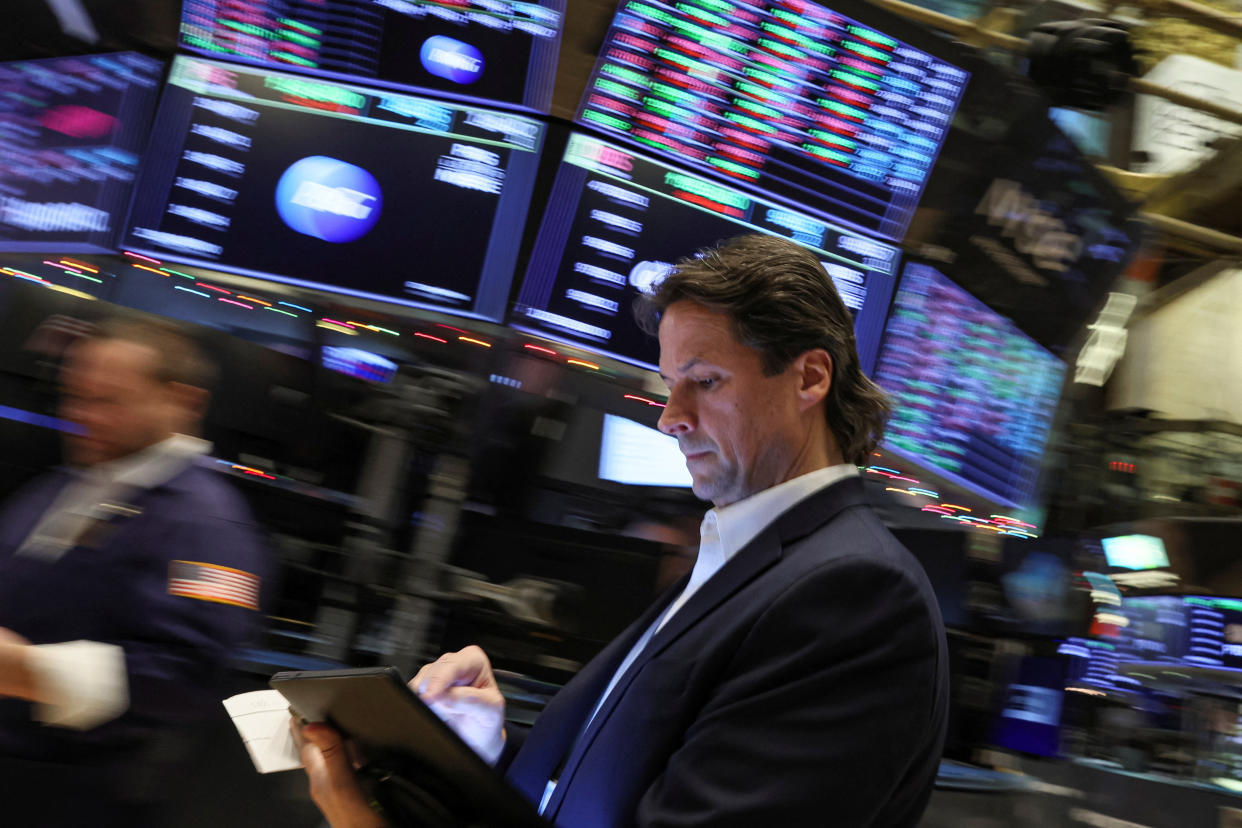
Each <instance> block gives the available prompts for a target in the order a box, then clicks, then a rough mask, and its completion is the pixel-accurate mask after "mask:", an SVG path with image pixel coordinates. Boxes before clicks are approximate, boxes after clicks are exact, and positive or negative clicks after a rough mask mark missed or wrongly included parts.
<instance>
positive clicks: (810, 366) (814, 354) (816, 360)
mask: <svg viewBox="0 0 1242 828" xmlns="http://www.w3.org/2000/svg"><path fill="white" fill-rule="evenodd" d="M794 370H795V371H796V372H797V375H798V400H799V402H800V403H801V405H800V407H801V409H802V410H803V411H805V410H807V409H808V408H812V407H813V406H815V405H818V404H819V403H821V402H823V401H824V400H826V399H828V392H829V391H830V390H831V389H832V357H831V356H829V355H828V352H827V351H825V350H824V349H823V348H813V349H811V350H809V351H807V352H805V353H803V354H801V355H799V356H798V358H797V359H795V360H794Z"/></svg>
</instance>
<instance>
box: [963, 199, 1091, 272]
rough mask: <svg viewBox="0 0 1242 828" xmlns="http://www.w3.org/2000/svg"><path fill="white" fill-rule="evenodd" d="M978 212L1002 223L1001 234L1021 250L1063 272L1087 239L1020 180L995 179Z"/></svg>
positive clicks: (1040, 264)
mask: <svg viewBox="0 0 1242 828" xmlns="http://www.w3.org/2000/svg"><path fill="white" fill-rule="evenodd" d="M975 212H976V213H977V214H980V215H985V216H987V217H988V224H991V225H994V226H1000V228H1001V235H1003V236H1006V237H1008V238H1011V239H1013V246H1014V247H1015V248H1016V249H1017V251H1018V252H1019V253H1025V254H1026V255H1028V256H1030V257H1031V260H1032V261H1033V262H1034V263H1035V266H1036V267H1038V268H1039V269H1041V270H1051V271H1055V272H1057V273H1063V272H1065V271H1066V270H1069V268H1070V265H1072V264H1073V263H1074V262H1076V261H1078V257H1079V256H1080V255H1082V249H1083V240H1082V239H1081V238H1080V237H1079V236H1077V235H1076V234H1074V233H1070V232H1068V231H1067V230H1066V227H1065V223H1064V222H1063V221H1061V219H1059V218H1057V217H1056V216H1054V215H1052V214H1051V213H1049V212H1048V211H1047V210H1045V209H1044V205H1043V204H1042V203H1041V202H1040V200H1039V199H1037V198H1036V197H1035V196H1033V195H1032V194H1030V193H1028V192H1027V191H1026V190H1024V189H1023V188H1022V185H1020V184H1019V183H1018V182H1016V181H1009V180H1007V179H1003V178H997V179H995V180H994V181H993V182H992V186H990V187H989V188H988V191H987V192H986V193H984V196H983V199H982V200H981V201H980V202H979V205H978V206H977V207H976V208H975Z"/></svg>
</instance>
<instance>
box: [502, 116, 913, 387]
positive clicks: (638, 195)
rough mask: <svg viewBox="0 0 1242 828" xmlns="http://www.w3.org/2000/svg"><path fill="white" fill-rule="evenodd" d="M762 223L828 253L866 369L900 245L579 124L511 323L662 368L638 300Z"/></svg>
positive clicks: (757, 229) (872, 356) (764, 228)
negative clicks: (682, 263) (684, 262)
mask: <svg viewBox="0 0 1242 828" xmlns="http://www.w3.org/2000/svg"><path fill="white" fill-rule="evenodd" d="M755 232H762V233H769V234H772V235H776V236H782V237H784V238H788V239H792V240H793V241H795V242H798V243H799V244H801V245H803V246H805V247H807V248H809V249H810V250H811V251H812V252H814V253H816V254H817V255H818V256H819V257H820V260H821V261H822V262H823V264H824V267H825V269H826V270H827V272H828V274H829V275H830V276H831V277H832V280H833V283H834V284H835V285H836V287H837V291H838V293H840V294H841V298H842V300H843V301H844V302H845V305H846V307H847V308H849V309H850V310H851V312H852V313H853V314H854V331H855V335H856V337H857V339H858V351H859V356H860V358H861V359H862V364H863V369H864V370H868V369H869V368H870V366H871V364H872V363H873V361H874V359H875V353H876V350H877V348H878V345H879V339H880V333H881V332H882V330H883V327H884V317H885V314H886V313H887V311H888V304H889V301H890V299H891V298H892V293H893V285H894V282H895V278H896V272H897V262H898V259H899V251H898V250H897V248H896V247H893V246H892V245H888V244H883V243H881V242H877V241H875V240H873V239H869V238H866V237H864V236H861V235H859V234H857V233H854V232H851V231H849V230H845V229H843V228H841V227H839V226H836V225H833V224H829V223H827V222H825V221H823V220H821V219H819V218H817V217H814V216H811V215H808V214H806V213H803V212H797V211H794V210H790V209H788V208H786V207H784V206H783V205H780V204H777V203H776V202H774V201H771V200H769V199H763V198H759V197H757V196H754V195H751V194H749V193H746V192H744V191H742V190H740V189H737V188H735V187H728V186H725V185H724V184H721V183H718V182H716V181H713V180H710V179H708V178H705V177H703V176H698V175H691V174H690V173H687V172H683V171H681V170H679V169H677V168H675V167H673V166H671V165H669V164H665V163H664V162H662V161H658V160H655V159H653V158H650V157H647V156H644V155H640V154H638V153H635V152H634V151H632V150H630V149H627V148H624V147H622V146H620V145H616V144H612V143H609V142H606V141H601V140H599V139H597V138H593V137H590V136H587V135H582V134H574V135H571V136H570V139H569V143H568V144H567V145H566V148H565V154H564V157H563V160H562V162H561V165H560V169H559V171H558V172H557V176H556V181H555V183H554V184H553V189H552V195H551V198H549V200H548V209H547V212H546V213H545V215H544V219H543V224H542V226H541V227H540V230H539V236H538V238H537V239H536V241H535V249H534V252H533V253H532V255H531V260H530V266H529V268H528V269H527V272H526V278H525V280H524V281H523V283H522V287H521V290H520V291H519V292H518V297H517V302H516V305H515V307H514V310H513V314H512V317H511V318H512V321H513V323H514V324H515V325H517V326H518V327H522V328H528V329H530V330H533V331H536V332H539V333H543V334H546V335H548V336H551V337H554V338H557V339H563V340H568V341H570V342H574V343H576V344H580V345H585V346H587V347H590V348H593V349H595V350H598V351H601V352H603V353H605V354H607V355H609V356H613V357H616V358H619V359H622V360H625V361H628V362H632V363H635V364H637V365H640V366H643V367H648V368H653V369H654V368H655V366H656V363H657V362H658V361H659V352H658V348H657V346H656V342H655V341H654V339H653V338H651V337H649V336H647V335H646V334H645V333H643V332H642V330H641V329H639V327H638V324H637V323H636V322H635V321H634V317H633V315H632V305H633V302H634V300H635V299H636V298H637V297H638V296H639V295H640V292H642V291H649V290H650V289H651V287H652V285H653V284H654V283H656V282H658V281H659V280H660V279H662V278H664V276H665V275H667V274H668V273H669V271H670V270H671V269H672V266H673V263H674V262H675V261H677V260H678V259H681V258H683V257H684V256H688V255H691V254H693V253H694V252H695V251H697V250H700V249H702V248H704V247H710V246H714V245H716V244H717V243H718V242H721V241H724V240H725V239H729V238H732V237H734V236H740V235H742V234H744V233H755Z"/></svg>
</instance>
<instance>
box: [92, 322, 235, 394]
mask: <svg viewBox="0 0 1242 828" xmlns="http://www.w3.org/2000/svg"><path fill="white" fill-rule="evenodd" d="M85 341H88V342H111V341H117V342H131V343H133V344H135V345H142V346H144V347H146V348H150V349H151V350H152V351H154V352H155V357H156V359H155V368H154V373H153V374H152V379H154V380H155V381H157V382H161V383H165V382H178V383H182V384H184V385H190V386H193V387H194V388H204V389H207V390H210V389H211V387H212V386H213V385H214V384H215V381H216V366H215V364H214V363H212V362H211V360H209V359H208V358H207V357H206V355H204V353H203V351H202V349H201V348H199V346H198V344H197V343H196V342H195V341H194V339H193V338H192V337H191V336H190V335H189V334H188V333H187V332H186V331H185V330H184V329H183V328H182V327H181V326H180V325H177V324H176V323H174V322H171V321H167V320H162V319H133V318H120V317H118V318H113V319H108V320H106V321H104V322H102V323H100V324H99V325H98V326H97V327H96V329H95V330H94V331H93V332H92V333H91V334H89V335H88V336H87V337H86V340H85Z"/></svg>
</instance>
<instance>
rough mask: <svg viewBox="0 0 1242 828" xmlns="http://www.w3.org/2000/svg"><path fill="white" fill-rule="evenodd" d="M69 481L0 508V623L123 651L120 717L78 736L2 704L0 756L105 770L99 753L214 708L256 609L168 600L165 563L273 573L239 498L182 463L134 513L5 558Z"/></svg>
mask: <svg viewBox="0 0 1242 828" xmlns="http://www.w3.org/2000/svg"><path fill="white" fill-rule="evenodd" d="M70 480H71V477H70V475H69V474H68V473H67V472H64V471H56V472H53V473H50V474H47V475H44V476H43V477H40V478H38V479H36V480H35V481H34V482H33V483H32V484H31V485H29V486H27V487H26V488H25V489H23V490H22V491H21V492H19V493H18V494H17V495H16V496H15V497H14V498H12V499H11V500H10V501H9V502H7V503H5V504H4V507H3V509H0V627H8V628H10V629H12V630H13V631H14V632H17V633H18V634H20V635H22V636H25V637H26V638H28V639H29V640H30V641H31V642H32V643H35V644H48V643H57V642H62V641H74V640H77V639H86V640H90V641H102V642H107V643H111V644H117V645H119V646H121V647H122V648H123V649H124V651H125V662H126V668H127V673H128V681H129V699H130V706H129V709H128V710H126V711H125V713H124V715H122V716H121V717H120V718H118V719H115V720H113V721H111V722H108V723H106V724H104V725H102V726H100V727H97V728H94V729H92V730H87V731H77V730H70V729H65V728H56V727H47V726H45V725H42V724H40V723H39V722H36V721H33V720H32V718H31V710H30V705H29V704H28V703H27V702H23V701H18V700H14V699H0V758H9V757H17V758H21V759H28V760H33V761H49V762H62V763H66V764H79V765H103V764H106V762H105V761H104V760H103V759H102V758H101V757H114V756H115V755H116V752H117V751H118V750H122V749H128V748H131V747H133V746H134V745H137V744H139V743H141V742H142V741H143V740H144V739H145V738H146V737H147V736H148V735H150V734H151V733H153V732H157V731H159V730H160V729H161V728H164V727H167V726H169V725H179V724H184V723H187V722H193V721H195V720H197V719H199V718H201V717H202V716H203V715H204V714H205V713H206V712H215V711H216V710H218V705H219V704H220V701H219V699H220V693H221V683H222V679H223V677H224V670H225V666H226V664H227V661H228V659H229V658H230V657H231V656H232V655H233V654H234V652H235V651H236V650H237V649H238V648H239V647H241V646H242V645H243V644H244V643H246V642H247V641H248V640H249V638H250V636H251V635H252V633H253V632H254V631H255V629H256V627H257V624H258V622H259V620H260V616H259V613H257V612H255V611H253V610H250V609H244V608H242V607H240V606H232V605H228V604H224V603H219V602H214V601H206V600H198V599H195V598H187V597H181V596H177V595H172V594H170V593H169V583H168V582H169V572H170V564H171V562H172V561H174V560H185V561H195V562H202V563H207V564H213V565H218V566H225V567H231V568H233V569H239V570H242V571H244V572H247V573H250V574H252V575H255V576H257V577H259V578H260V579H263V578H266V577H267V576H268V575H269V574H270V568H271V567H270V562H269V555H268V552H267V549H266V547H265V545H264V543H263V542H262V539H261V537H260V536H259V534H258V533H257V531H256V528H255V525H254V521H253V519H252V517H251V514H250V510H249V508H248V507H247V506H246V504H245V501H244V500H243V499H242V497H241V496H240V494H238V492H237V491H236V490H235V489H234V488H233V487H232V486H231V485H230V484H229V483H227V482H226V481H224V480H223V479H221V478H220V477H219V475H218V474H217V473H215V472H213V471H209V470H208V469H206V468H202V467H199V466H191V467H190V468H188V469H186V470H185V471H183V472H181V473H180V474H178V475H177V476H175V477H174V478H172V479H171V480H169V481H168V482H166V483H164V484H162V485H160V486H157V487H156V488H154V489H151V490H148V491H142V492H138V493H136V494H135V495H134V497H133V499H132V504H131V505H132V506H133V507H135V508H136V509H139V510H141V514H139V515H137V516H134V517H120V518H116V519H114V520H113V521H111V522H110V523H108V524H105V525H101V526H100V527H99V528H98V530H97V531H93V532H90V533H87V535H86V536H85V537H84V540H83V543H82V544H80V545H79V546H77V547H75V548H73V549H70V550H68V551H66V552H65V553H64V555H63V556H61V557H60V558H59V559H58V560H55V561H52V562H49V561H45V560H42V559H39V558H32V557H26V556H22V557H18V556H16V555H15V554H14V553H15V552H16V551H17V549H18V547H19V546H20V545H21V543H22V541H23V540H25V538H26V536H27V535H28V534H30V531H31V529H32V528H33V527H34V526H35V525H36V523H37V522H38V521H39V519H40V518H41V517H42V516H43V514H44V512H46V511H47V509H48V508H49V507H50V506H51V505H52V504H53V503H54V502H55V500H56V498H57V496H58V495H59V494H60V492H61V491H62V490H63V489H64V487H65V486H66V485H67V484H68V483H69V481H70Z"/></svg>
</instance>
